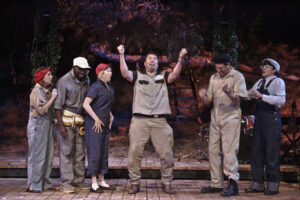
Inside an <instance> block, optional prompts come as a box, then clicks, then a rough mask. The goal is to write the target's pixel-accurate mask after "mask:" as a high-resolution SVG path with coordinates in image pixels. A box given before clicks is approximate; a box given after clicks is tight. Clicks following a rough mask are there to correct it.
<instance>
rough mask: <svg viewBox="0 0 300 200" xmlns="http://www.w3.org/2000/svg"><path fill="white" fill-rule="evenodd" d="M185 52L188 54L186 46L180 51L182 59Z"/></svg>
mask: <svg viewBox="0 0 300 200" xmlns="http://www.w3.org/2000/svg"><path fill="white" fill-rule="evenodd" d="M185 54H187V50H186V48H183V49H181V51H180V53H179V58H180V59H182V58H183V56H184V55H185Z"/></svg>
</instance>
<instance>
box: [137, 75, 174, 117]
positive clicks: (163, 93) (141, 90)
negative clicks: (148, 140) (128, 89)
mask: <svg viewBox="0 0 300 200" xmlns="http://www.w3.org/2000/svg"><path fill="white" fill-rule="evenodd" d="M164 76H165V72H163V73H158V74H155V75H154V76H152V77H151V76H149V75H148V74H144V73H140V72H139V71H137V80H136V81H135V83H134V95H133V106H132V110H133V113H140V114H144V115H154V114H158V115H160V114H171V109H170V104H169V95H168V88H167V83H166V80H165V79H164Z"/></svg>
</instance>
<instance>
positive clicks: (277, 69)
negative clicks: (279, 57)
mask: <svg viewBox="0 0 300 200" xmlns="http://www.w3.org/2000/svg"><path fill="white" fill-rule="evenodd" d="M264 62H269V63H270V64H271V65H272V66H273V67H274V68H275V69H276V71H277V72H279V71H280V65H279V63H278V62H277V61H276V60H273V59H271V58H265V59H263V61H262V63H263V64H264Z"/></svg>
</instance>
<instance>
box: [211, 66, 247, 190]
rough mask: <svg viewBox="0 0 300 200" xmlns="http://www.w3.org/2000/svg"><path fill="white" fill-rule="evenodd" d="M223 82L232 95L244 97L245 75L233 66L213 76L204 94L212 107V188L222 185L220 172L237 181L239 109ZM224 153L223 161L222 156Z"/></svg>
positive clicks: (221, 186) (245, 93)
mask: <svg viewBox="0 0 300 200" xmlns="http://www.w3.org/2000/svg"><path fill="white" fill-rule="evenodd" d="M222 82H226V83H227V84H228V88H229V89H230V91H231V92H233V93H234V94H235V95H238V96H240V97H246V96H247V89H246V83H245V79H244V76H243V75H242V74H241V73H240V72H238V71H236V70H235V69H232V70H231V71H230V72H229V73H228V74H227V75H226V76H224V77H223V78H221V77H220V76H219V74H218V73H216V74H214V75H212V77H211V78H210V82H209V87H208V90H207V96H208V97H212V100H213V102H214V107H213V109H212V111H211V122H210V129H209V147H208V148H209V165H210V175H211V181H212V183H211V187H216V188H223V172H224V174H225V176H228V178H229V179H233V180H234V181H238V180H239V173H238V160H237V154H238V150H239V141H240V126H241V109H240V105H239V104H238V105H236V104H234V103H233V102H232V101H231V100H230V99H229V97H228V96H227V95H226V94H225V92H223V90H222V86H221V85H222ZM221 154H223V160H222V158H221Z"/></svg>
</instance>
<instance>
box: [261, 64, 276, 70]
mask: <svg viewBox="0 0 300 200" xmlns="http://www.w3.org/2000/svg"><path fill="white" fill-rule="evenodd" d="M264 67H266V68H270V69H274V67H273V66H270V65H261V66H260V68H261V69H263V68H264Z"/></svg>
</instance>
